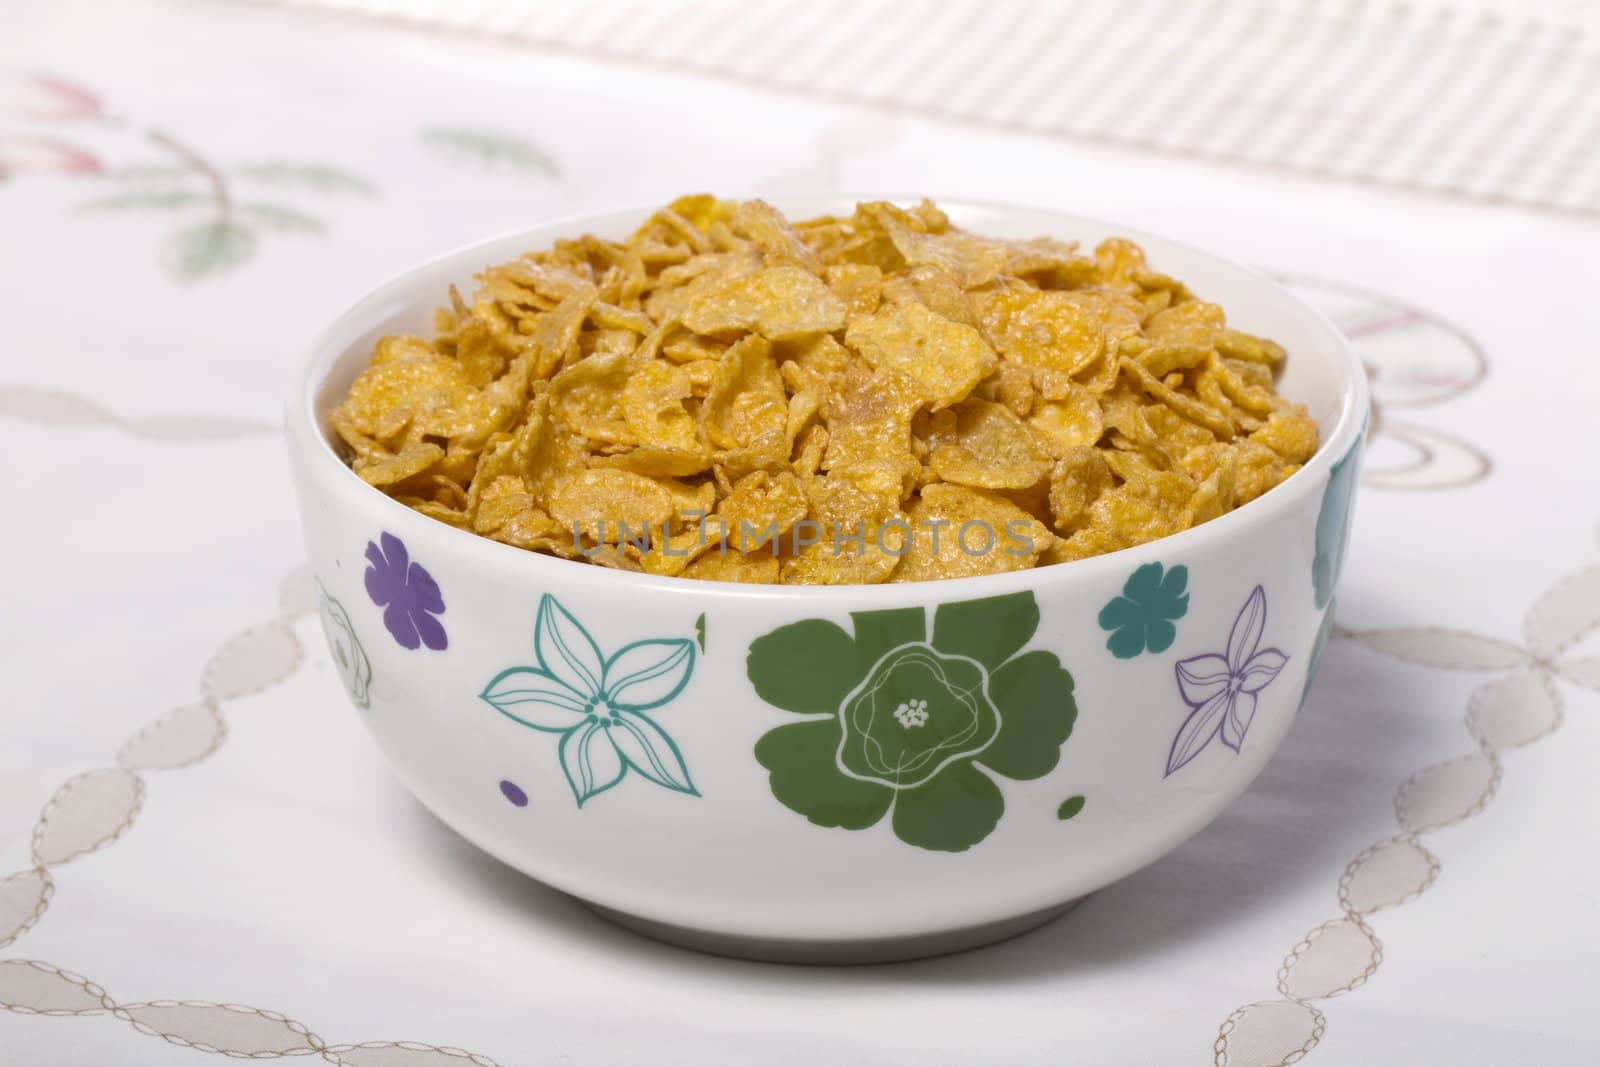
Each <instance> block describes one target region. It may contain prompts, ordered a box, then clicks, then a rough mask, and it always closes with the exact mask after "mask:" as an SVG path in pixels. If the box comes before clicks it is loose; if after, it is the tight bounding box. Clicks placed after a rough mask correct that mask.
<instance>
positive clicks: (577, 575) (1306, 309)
mask: <svg viewBox="0 0 1600 1067" xmlns="http://www.w3.org/2000/svg"><path fill="white" fill-rule="evenodd" d="M771 196H772V199H773V200H775V201H777V202H778V206H779V207H780V210H782V209H783V207H782V205H783V203H784V202H786V201H787V202H799V203H803V204H804V205H806V206H805V208H804V211H805V212H811V211H813V210H815V211H818V212H826V211H833V212H839V211H846V212H847V211H851V210H854V207H855V205H856V204H857V203H860V202H863V201H875V200H886V201H889V202H892V203H896V204H902V205H904V204H912V203H916V202H918V201H920V200H922V199H924V197H923V196H916V195H912V196H908V195H904V194H882V193H871V192H865V193H850V192H836V193H787V194H777V193H775V194H771ZM934 202H935V203H936V204H937V205H938V207H939V208H940V209H941V210H946V211H949V212H951V213H952V214H960V213H967V212H990V213H998V214H1017V213H1026V214H1032V215H1044V216H1051V217H1054V218H1056V219H1060V220H1066V221H1070V222H1072V223H1073V224H1075V225H1076V226H1078V227H1080V228H1084V229H1099V230H1103V231H1104V232H1105V233H1107V234H1108V235H1115V236H1118V237H1126V238H1129V239H1131V240H1133V241H1135V242H1137V243H1140V244H1141V245H1147V244H1151V243H1154V244H1157V245H1165V246H1167V247H1169V248H1173V249H1179V250H1182V251H1184V252H1185V253H1186V254H1189V255H1192V256H1196V257H1198V258H1200V259H1202V260H1208V261H1210V262H1211V263H1213V264H1216V265H1220V266H1222V267H1225V268H1227V269H1229V270H1232V271H1236V272H1238V273H1240V274H1242V275H1243V276H1244V277H1245V278H1246V279H1247V280H1248V281H1250V282H1251V283H1253V284H1255V285H1257V286H1259V287H1261V288H1263V289H1266V290H1270V291H1272V292H1274V293H1275V294H1276V295H1277V296H1278V297H1279V298H1280V299H1282V300H1285V301H1287V302H1288V303H1289V304H1290V305H1291V306H1292V307H1293V308H1294V309H1295V312H1296V313H1297V314H1298V315H1301V316H1303V317H1304V318H1305V319H1306V320H1307V321H1309V322H1311V323H1312V324H1314V325H1315V326H1316V327H1317V328H1319V329H1320V330H1321V331H1322V332H1323V333H1324V334H1325V335H1326V338H1327V340H1328V343H1329V352H1328V354H1329V356H1330V357H1331V359H1332V362H1333V364H1334V366H1335V367H1336V369H1337V371H1338V373H1339V376H1340V378H1341V381H1340V382H1339V391H1340V396H1339V398H1338V399H1339V410H1338V414H1337V417H1336V418H1335V419H1334V422H1333V428H1332V430H1331V431H1330V432H1329V433H1327V434H1325V435H1324V438H1323V440H1322V442H1321V443H1320V444H1319V446H1318V448H1317V451H1316V453H1315V454H1313V455H1312V457H1311V458H1310V459H1309V460H1307V461H1306V462H1305V463H1304V464H1302V465H1301V467H1300V469H1299V470H1297V471H1295V472H1294V474H1292V475H1290V476H1289V477H1288V478H1286V479H1285V480H1284V481H1283V482H1282V483H1280V484H1279V485H1277V486H1274V487H1273V488H1272V489H1270V490H1268V491H1267V492H1265V493H1263V494H1261V495H1260V496H1258V497H1256V498H1255V499H1254V500H1251V501H1250V502H1249V503H1246V504H1243V505H1241V506H1239V507H1237V508H1234V509H1233V510H1232V511H1229V512H1227V513H1226V514H1223V515H1219V516H1218V517H1217V518H1215V519H1211V520H1210V521H1208V522H1205V523H1202V524H1200V525H1199V526H1192V527H1190V528H1189V529H1187V530H1180V531H1179V532H1178V533H1175V534H1169V535H1167V536H1166V537H1159V538H1156V539H1155V540H1153V541H1146V542H1144V543H1143V544H1138V545H1133V546H1131V547H1129V548H1124V549H1118V550H1116V551H1114V552H1107V553H1103V554H1101V555H1098V556H1090V557H1087V558H1085V559H1078V560H1070V561H1067V562H1064V563H1054V564H1049V565H1047V566H1042V567H1030V568H1026V569H1023V570H1016V571H1006V572H1002V573H999V574H985V575H971V576H965V577H955V578H935V579H928V580H925V581H917V582H898V583H888V582H880V583H875V584H864V583H854V584H846V585H753V584H745V583H740V582H714V581H704V580H697V579H691V578H683V577H680V576H671V575H654V574H643V573H639V572H635V571H623V570H618V569H616V568H612V567H603V566H597V565H595V564H592V563H586V562H583V561H581V560H569V559H564V558H562V557H560V556H555V555H550V554H548V553H543V552H534V551H530V550H528V549H523V548H517V547H515V546H513V545H508V544H503V543H501V542H499V541H495V540H492V539H490V538H487V537H483V536H481V535H479V534H476V533H472V532H471V531H468V530H462V529H459V528H456V527H453V526H451V525H449V524H448V523H444V522H440V521H439V520H437V519H432V518H429V517H428V516H426V515H423V514H421V513H420V512H417V511H414V510H412V509H411V508H409V507H406V506H405V505H404V504H401V503H400V502H399V501H397V500H395V499H394V498H393V497H390V496H389V495H388V494H387V493H384V492H382V491H381V490H379V489H377V488H376V487H374V486H371V485H369V484H367V483H366V482H365V481H363V480H362V479H361V478H360V476H359V475H357V474H356V473H355V471H353V470H352V469H351V468H350V467H349V465H348V464H346V463H345V462H344V461H343V460H342V459H340V458H339V456H338V454H337V453H336V452H335V451H334V449H333V447H332V446H331V445H330V443H329V441H328V438H327V436H326V435H325V434H324V432H323V430H322V428H321V426H320V423H319V418H318V414H317V410H316V405H317V394H318V392H319V391H320V390H321V388H322V385H323V383H324V382H325V381H326V379H327V377H328V375H329V373H330V372H331V371H332V369H333V366H334V364H335V363H336V362H338V359H339V357H340V356H341V355H342V354H343V352H344V351H345V348H344V347H339V346H336V344H335V342H337V341H338V340H339V339H340V338H341V337H343V336H345V335H347V334H348V333H350V332H351V331H352V329H353V328H355V327H357V326H359V324H360V323H361V322H362V321H363V320H365V319H368V318H370V317H371V316H372V314H373V312H374V311H375V310H376V309H377V308H379V307H391V306H392V305H393V304H394V301H395V298H396V297H397V296H398V295H399V294H401V293H403V292H404V291H405V290H407V289H409V288H412V287H414V286H415V285H416V284H417V283H418V282H419V281H420V279H421V278H422V277H423V276H424V275H429V274H432V273H434V272H435V271H437V270H438V269H439V268H440V267H441V266H443V265H445V264H447V263H451V262H453V261H458V260H461V261H467V260H471V259H473V258H474V257H477V258H478V259H480V260H483V255H484V254H485V253H486V250H487V249H489V248H491V247H494V246H497V245H500V244H504V243H507V242H510V241H513V240H516V239H519V238H526V239H527V240H528V241H530V242H548V241H549V240H552V239H555V238H556V237H558V236H576V235H578V234H580V233H585V232H592V231H593V230H594V229H595V228H604V227H607V226H612V227H615V226H616V225H618V224H622V223H626V222H628V221H629V220H636V222H635V224H637V223H642V222H643V221H644V220H645V219H647V218H648V217H649V216H650V214H652V213H654V212H655V211H658V210H660V205H659V204H654V203H652V204H650V205H648V206H632V207H624V208H618V209H614V210H608V211H586V212H579V213H571V214H567V215H563V216H560V217H557V218H553V219H550V220H548V221H544V222H538V223H534V224H532V225H523V226H517V227H513V228H510V229H507V230H504V231H501V232H499V233H496V234H493V235H491V236H489V237H486V238H482V239H478V240H474V241H469V242H466V243H464V244H461V245H458V246H456V247H455V248H453V249H451V250H449V251H447V252H445V253H443V254H441V255H437V256H434V257H431V258H429V259H427V260H425V261H423V262H422V263H419V264H417V265H416V266H413V267H411V268H409V269H407V270H405V271H402V272H401V273H399V274H397V275H394V276H392V277H390V278H389V279H387V280H386V281H384V282H382V283H380V284H379V285H377V286H375V287H374V288H372V289H371V290H369V291H368V292H367V293H366V294H365V295H363V296H362V297H361V298H360V299H359V300H357V301H356V302H355V303H354V304H352V305H351V306H350V307H349V308H347V309H346V310H345V311H344V312H343V313H341V314H340V315H338V316H337V317H335V318H334V319H333V321H331V322H330V323H328V324H327V325H326V326H325V327H323V328H322V329H321V330H320V331H319V332H318V333H317V335H316V338H315V340H314V341H313V342H312V344H311V345H310V346H309V351H308V352H307V353H306V354H305V355H304V356H302V357H301V358H300V359H299V361H298V364H297V366H296V368H295V370H294V372H293V374H292V376H291V379H290V388H289V392H288V396H287V397H286V402H285V409H284V426H285V436H286V438H287V440H288V445H289V448H290V451H291V452H293V453H298V454H300V455H301V456H302V457H303V458H304V459H305V460H306V461H307V462H309V463H311V464H314V465H316V467H317V468H319V469H320V470H322V471H324V472H326V473H327V475H328V477H329V478H330V479H332V480H333V481H332V485H333V486H334V487H335V488H334V489H333V491H334V492H335V493H342V492H344V491H345V488H346V487H348V489H349V491H351V492H352V493H360V494H363V499H365V500H367V501H369V502H370V503H371V504H372V505H374V506H375V507H377V508H378V510H379V511H380V513H383V514H387V515H392V516H393V520H392V522H391V523H386V524H385V526H386V528H387V527H390V526H409V525H412V524H414V523H419V522H420V523H424V524H426V529H427V530H428V532H430V533H434V534H440V535H443V536H445V537H446V538H447V539H448V540H449V542H450V543H451V544H453V545H456V546H457V548H456V549H454V551H458V552H460V553H463V554H464V556H465V557H466V558H468V559H470V560H472V561H474V562H476V563H477V564H478V565H480V566H483V567H490V568H509V569H510V570H512V571H513V572H518V573H526V574H527V575H529V576H530V577H533V578H540V577H548V578H549V579H550V580H551V581H561V580H562V579H563V576H565V578H566V579H567V580H578V581H582V582H585V583H590V582H597V583H602V584H606V585H612V586H616V587H622V588H636V589H641V590H643V589H652V590H658V591H669V592H670V591H677V592H681V593H694V594H698V595H702V596H712V597H719V598H732V599H740V600H769V599H782V600H784V601H794V602H808V603H813V604H815V605H816V607H817V608H818V609H819V610H820V609H823V608H825V606H826V605H827V604H830V603H846V602H848V603H851V604H859V603H861V602H862V601H867V602H873V603H875V604H879V605H881V606H895V604H896V603H898V602H907V603H912V602H922V601H926V600H928V599H939V600H950V599H961V600H967V599H978V598H983V597H992V596H1003V595H1007V594H1011V593H1017V592H1022V591H1028V590H1031V589H1033V588H1035V587H1036V586H1038V585H1040V584H1041V583H1044V582H1047V581H1063V580H1074V579H1077V578H1084V579H1091V580H1092V579H1093V578H1095V577H1105V576H1107V575H1115V576H1117V577H1118V578H1120V577H1121V576H1123V575H1126V574H1127V573H1129V572H1130V571H1131V569H1132V568H1133V567H1136V566H1139V565H1141V564H1143V563H1146V562H1150V561H1151V558H1153V557H1160V556H1166V557H1172V556H1177V555H1183V554H1187V551H1188V550H1190V549H1196V548H1201V547H1203V546H1205V545H1206V544H1208V543H1210V542H1215V541H1218V540H1226V539H1227V538H1229V537H1230V536H1232V535H1233V534H1235V533H1236V532H1238V531H1240V530H1242V529H1245V528H1247V527H1249V526H1252V525H1264V524H1266V523H1267V522H1269V521H1270V520H1272V519H1273V518H1274V517H1276V516H1279V515H1281V514H1283V513H1284V512H1286V511H1288V510H1289V509H1290V508H1292V507H1294V506H1295V505H1296V504H1297V503H1298V502H1299V500H1300V499H1301V498H1302V497H1303V496H1304V495H1305V494H1307V493H1310V492H1312V491H1313V486H1318V487H1320V486H1323V485H1325V484H1326V482H1327V478H1328V476H1329V474H1330V472H1331V469H1332V466H1333V464H1334V462H1335V461H1336V460H1338V459H1342V458H1344V457H1345V456H1346V455H1347V454H1348V453H1349V452H1350V450H1351V448H1352V447H1353V446H1354V445H1355V443H1356V442H1357V441H1358V440H1359V439H1360V438H1362V437H1363V436H1364V435H1365V433H1366V431H1367V426H1368V416H1369V411H1370V392H1369V386H1368V382H1367V377H1366V371H1365V368H1364V367H1363V366H1362V364H1361V361H1360V359H1359V358H1358V357H1357V356H1356V355H1355V352H1354V350H1353V348H1352V346H1351V345H1350V343H1349V341H1348V339H1346V338H1345V336H1344V334H1343V333H1342V332H1341V331H1340V330H1339V329H1338V327H1336V326H1335V325H1334V324H1333V322H1332V320H1331V319H1329V318H1328V316H1327V315H1325V314H1324V313H1323V312H1321V311H1319V310H1318V309H1316V308H1314V307H1312V306H1311V305H1310V304H1308V303H1307V302H1306V301H1304V300H1302V299H1301V298H1300V297H1298V296H1296V295H1295V294H1294V293H1293V292H1291V291H1290V290H1289V289H1288V288H1287V287H1286V286H1285V285H1283V284H1282V283H1281V282H1279V281H1278V280H1277V279H1275V278H1273V277H1271V276H1270V275H1268V274H1266V273H1264V272H1263V271H1261V270H1258V269H1256V268H1254V267H1249V266H1246V265H1244V264H1241V263H1237V262H1235V261H1233V260H1230V259H1227V258H1225V257H1222V256H1219V255H1216V254H1215V253H1212V252H1209V251H1207V250H1205V249H1203V248H1200V247H1199V246H1197V245H1194V244H1191V243H1189V242H1186V241H1180V240H1174V239H1172V238H1169V237H1165V236H1162V235H1160V234H1157V233H1152V232H1150V231H1147V230H1142V229H1139V228H1138V227H1133V226H1124V225H1121V224H1120V223H1116V222H1112V221H1110V220H1107V219H1102V218H1099V217H1096V216H1092V215H1080V214H1076V213H1074V212H1069V211H1061V210H1058V209H1056V208H1051V207H1038V206H1030V205H1026V204H1014V203H1005V202H1003V201H994V200H983V199H975V198H971V197H948V198H942V199H937V200H935V201H934ZM785 213H786V214H788V213H789V212H787V211H786V212H785ZM535 234H537V235H540V236H537V237H536V236H531V235H535ZM530 246H531V245H530ZM484 262H487V261H486V260H484ZM1291 358H1292V354H1291ZM413 528H417V527H414V526H413ZM551 568H554V569H553V570H552V569H551ZM577 568H583V569H582V570H581V571H580V570H578V569H577ZM923 589H932V590H937V592H936V593H932V594H928V595H923V594H919V593H918V592H917V591H918V590H923Z"/></svg>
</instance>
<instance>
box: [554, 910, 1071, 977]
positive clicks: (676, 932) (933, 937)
mask: <svg viewBox="0 0 1600 1067" xmlns="http://www.w3.org/2000/svg"><path fill="white" fill-rule="evenodd" d="M1083 899H1084V898H1083V897H1078V898H1076V899H1074V900H1069V901H1067V902H1066V903H1065V904H1057V905H1054V906H1052V907H1049V908H1045V909H1044V910H1042V911H1034V912H1029V913H1028V914H1026V915H1019V916H1016V917H1014V918H1010V919H1001V920H999V921H998V922H992V923H982V924H980V925H977V926H967V927H963V928H962V929H959V930H946V931H944V932H942V933H937V934H914V935H911V936H907V937H885V938H874V939H870V940H861V941H848V940H846V941H827V940H818V941H810V940H800V939H787V938H768V937H744V936H740V935H736V934H719V933H714V932H711V931H707V930H694V929H690V928H689V927H686V926H674V925H672V924H671V923H663V922H657V921H656V920H654V919H646V918H643V917H641V916H638V915H630V914H628V913H627V912H621V911H616V910H614V909H612V908H607V907H603V906H601V905H599V904H593V903H590V902H589V901H580V903H582V904H583V906H584V907H586V908H588V909H589V910H590V911H593V912H594V913H595V914H597V915H599V916H601V917H602V918H605V919H609V920H610V921H611V922H614V923H616V924H617V925H618V926H621V927H624V928H625V929H628V930H632V931H633V932H634V933H636V934H643V935H644V936H645V937H648V938H652V939H654V940H656V941H664V942H666V943H667V944H669V945H677V946H678V947H680V948H688V949H694V950H695V951H696V952H708V953H710V954H712V955H714V956H731V957H733V958H735V959H741V960H757V961H760V962H764V963H802V964H868V963H903V962H905V961H907V960H920V959H926V958H927V957H929V956H944V955H947V954H949V953H952V952H964V951H966V950H967V949H973V948H978V947H980V946H982V945H992V944H994V943H995V942H996V941H1005V940H1006V939H1008V938H1012V937H1016V936H1018V935H1020V934H1025V933H1027V932H1028V931H1030V930H1034V929H1037V928H1038V927H1041V926H1043V925H1044V924H1045V923H1048V922H1050V921H1051V920H1052V919H1056V918H1059V917H1060V916H1062V915H1064V914H1066V913H1067V912H1068V911H1071V910H1072V909H1073V908H1074V907H1076V906H1077V905H1078V903H1079V902H1080V901H1082V900H1083Z"/></svg>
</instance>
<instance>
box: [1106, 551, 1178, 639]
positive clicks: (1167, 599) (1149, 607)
mask: <svg viewBox="0 0 1600 1067" xmlns="http://www.w3.org/2000/svg"><path fill="white" fill-rule="evenodd" d="M1161 572H1162V568H1161V564H1159V563H1146V564H1145V565H1144V566H1143V567H1140V568H1139V569H1138V570H1136V571H1134V572H1133V574H1131V575H1129V576H1128V580H1127V582H1126V583H1124V584H1123V586H1122V595H1121V596H1119V597H1112V598H1111V599H1110V600H1109V601H1107V602H1106V606H1105V607H1103V608H1101V609H1100V629H1102V630H1106V631H1108V632H1109V633H1110V634H1111V636H1110V637H1109V638H1107V639H1106V647H1107V648H1109V649H1110V650H1111V654H1112V655H1114V656H1116V657H1117V658H1118V659H1132V658H1133V657H1135V656H1137V655H1138V654H1139V653H1141V652H1143V651H1144V650H1145V649H1149V650H1150V651H1151V652H1165V651H1166V650H1167V649H1169V648H1171V647H1172V642H1173V639H1174V638H1176V637H1177V636H1178V628H1177V627H1176V626H1174V625H1173V621H1174V620H1177V619H1181V618H1183V617H1184V615H1186V614H1188V612H1189V594H1188V592H1187V589H1188V586H1189V568H1188V567H1185V566H1182V565H1181V564H1180V565H1179V566H1176V567H1173V568H1172V569H1171V570H1169V571H1167V572H1166V576H1165V577H1163V576H1162V573H1161Z"/></svg>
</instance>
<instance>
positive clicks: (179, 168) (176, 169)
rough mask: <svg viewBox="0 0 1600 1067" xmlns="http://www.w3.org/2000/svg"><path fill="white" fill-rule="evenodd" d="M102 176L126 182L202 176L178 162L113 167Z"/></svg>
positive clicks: (172, 179) (173, 179)
mask: <svg viewBox="0 0 1600 1067" xmlns="http://www.w3.org/2000/svg"><path fill="white" fill-rule="evenodd" d="M101 177H103V178H107V179H109V180H111V181H124V182H157V181H178V180H181V179H184V178H197V177H200V172H199V171H197V170H195V169H194V168H193V167H191V166H187V165H183V164H178V163H136V164H133V165H131V166H127V167H113V168H111V169H110V170H107V171H104V172H103V173H102V174H101Z"/></svg>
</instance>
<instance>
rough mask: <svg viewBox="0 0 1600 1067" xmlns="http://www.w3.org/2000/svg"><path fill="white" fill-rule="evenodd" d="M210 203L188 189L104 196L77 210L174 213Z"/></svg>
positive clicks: (85, 203) (201, 194)
mask: <svg viewBox="0 0 1600 1067" xmlns="http://www.w3.org/2000/svg"><path fill="white" fill-rule="evenodd" d="M210 203H213V200H212V198H211V197H210V196H208V195H206V194H205V193H194V192H189V191H188V190H186V189H163V190H159V191H152V192H140V193H118V194H116V195H114V196H102V197H100V198H98V199H96V200H88V201H85V202H84V203H82V204H79V205H78V207H77V210H79V211H84V212H100V211H172V210H176V209H178V208H186V207H193V206H195V205H196V204H210Z"/></svg>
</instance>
